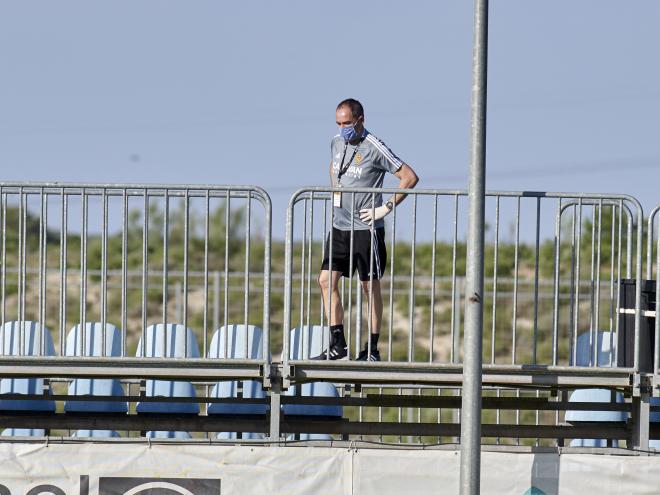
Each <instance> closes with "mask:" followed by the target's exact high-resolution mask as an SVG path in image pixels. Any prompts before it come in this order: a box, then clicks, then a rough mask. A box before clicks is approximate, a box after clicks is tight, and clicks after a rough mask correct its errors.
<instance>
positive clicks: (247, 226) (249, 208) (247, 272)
mask: <svg viewBox="0 0 660 495" xmlns="http://www.w3.org/2000/svg"><path fill="white" fill-rule="evenodd" d="M251 215H252V191H250V190H248V191H247V205H246V211H245V285H244V286H243V290H244V292H245V299H244V300H243V301H244V307H243V321H244V324H243V325H244V327H243V328H244V331H245V343H244V348H243V352H244V354H243V356H244V357H245V358H246V359H247V358H249V357H251V356H249V355H248V322H249V317H250V236H251V228H250V227H251V219H250V217H251ZM301 275H302V274H301Z"/></svg>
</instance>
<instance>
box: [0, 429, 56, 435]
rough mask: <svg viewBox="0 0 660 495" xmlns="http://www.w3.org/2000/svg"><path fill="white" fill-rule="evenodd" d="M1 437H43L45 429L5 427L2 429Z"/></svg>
mask: <svg viewBox="0 0 660 495" xmlns="http://www.w3.org/2000/svg"><path fill="white" fill-rule="evenodd" d="M0 436H3V437H45V436H46V430H41V429H28V428H6V429H4V430H2V434H1V435H0Z"/></svg>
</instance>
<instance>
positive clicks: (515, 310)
mask: <svg viewBox="0 0 660 495" xmlns="http://www.w3.org/2000/svg"><path fill="white" fill-rule="evenodd" d="M519 251H520V197H518V198H517V203H516V240H515V245H514V247H513V315H512V322H511V331H512V334H511V364H516V345H517V327H518V269H519V266H518V265H519Z"/></svg>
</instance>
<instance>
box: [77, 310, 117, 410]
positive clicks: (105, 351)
mask: <svg viewBox="0 0 660 495" xmlns="http://www.w3.org/2000/svg"><path fill="white" fill-rule="evenodd" d="M104 337H105V345H104V342H103V339H104ZM84 340H85V350H84V352H83V332H82V331H81V326H80V325H76V326H75V327H73V328H72V329H71V330H70V331H69V334H68V335H67V338H66V348H65V355H67V356H98V357H100V356H106V357H119V356H121V333H120V331H119V329H118V328H117V327H116V326H114V325H111V324H109V323H106V325H105V332H104V331H103V326H102V325H101V323H99V322H89V323H86V324H85V332H84ZM69 395H114V396H123V395H124V389H123V388H122V386H121V383H120V382H119V380H113V379H100V378H92V379H89V378H78V379H75V380H73V381H72V382H71V384H70V385H69ZM64 410H65V411H66V412H103V413H104V412H120V413H121V412H123V413H125V412H127V411H128V404H127V403H126V402H114V401H105V402H103V401H67V402H65V404H64Z"/></svg>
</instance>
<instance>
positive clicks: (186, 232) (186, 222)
mask: <svg viewBox="0 0 660 495" xmlns="http://www.w3.org/2000/svg"><path fill="white" fill-rule="evenodd" d="M183 201H184V205H183V210H184V211H183V328H184V332H186V333H187V332H188V268H189V264H190V261H189V252H188V249H189V244H190V191H189V190H188V188H186V189H185V191H184V193H183ZM227 330H229V329H227ZM226 350H227V347H225V352H226ZM183 355H184V356H186V357H188V338H187V337H186V338H185V339H184V341H183Z"/></svg>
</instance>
